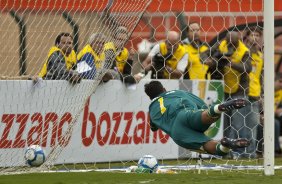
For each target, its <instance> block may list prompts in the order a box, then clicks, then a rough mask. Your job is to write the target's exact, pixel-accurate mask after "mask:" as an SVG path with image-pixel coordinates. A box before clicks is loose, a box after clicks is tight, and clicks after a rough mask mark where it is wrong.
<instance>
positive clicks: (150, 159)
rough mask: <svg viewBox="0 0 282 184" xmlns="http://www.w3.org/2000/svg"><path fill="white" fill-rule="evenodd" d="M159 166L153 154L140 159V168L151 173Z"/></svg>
mask: <svg viewBox="0 0 282 184" xmlns="http://www.w3.org/2000/svg"><path fill="white" fill-rule="evenodd" d="M158 166H159V164H158V160H157V159H156V157H154V156H152V155H144V156H143V157H141V158H140V159H139V161H138V168H141V169H145V170H148V171H149V172H150V173H152V172H154V171H156V170H157V168H158Z"/></svg>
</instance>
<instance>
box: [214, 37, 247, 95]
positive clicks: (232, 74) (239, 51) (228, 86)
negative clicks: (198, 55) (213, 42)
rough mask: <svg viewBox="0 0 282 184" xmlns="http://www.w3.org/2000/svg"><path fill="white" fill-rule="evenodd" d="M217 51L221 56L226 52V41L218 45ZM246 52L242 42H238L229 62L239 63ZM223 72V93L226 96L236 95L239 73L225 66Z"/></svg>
mask: <svg viewBox="0 0 282 184" xmlns="http://www.w3.org/2000/svg"><path fill="white" fill-rule="evenodd" d="M219 51H220V52H221V53H223V54H224V53H227V52H228V47H227V42H226V40H223V41H222V42H221V43H220V45H219ZM246 52H249V49H248V48H247V47H246V46H245V44H244V43H243V42H241V41H239V45H238V47H237V48H236V50H235V51H234V53H233V54H232V55H231V57H230V58H231V62H234V63H240V62H241V61H242V59H243V57H244V55H245V53H246ZM223 71H224V92H225V93H228V94H233V93H236V92H237V91H238V89H239V82H240V79H241V77H240V76H241V74H240V72H238V71H237V70H234V69H232V68H231V67H228V66H225V67H224V69H223Z"/></svg>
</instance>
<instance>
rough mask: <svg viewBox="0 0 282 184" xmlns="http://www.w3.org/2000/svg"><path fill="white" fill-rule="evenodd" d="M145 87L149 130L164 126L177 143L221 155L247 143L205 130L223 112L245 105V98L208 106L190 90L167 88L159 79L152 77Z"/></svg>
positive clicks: (243, 140) (247, 143) (245, 140)
mask: <svg viewBox="0 0 282 184" xmlns="http://www.w3.org/2000/svg"><path fill="white" fill-rule="evenodd" d="M144 87H145V93H146V94H147V95H148V96H149V97H150V99H151V100H152V102H151V104H150V107H149V113H150V125H151V130H152V131H156V130H158V129H161V130H163V131H164V132H165V133H167V134H168V135H170V137H171V138H172V139H173V140H174V142H175V143H176V144H178V145H179V146H181V147H184V148H186V149H191V150H196V151H200V152H207V153H209V154H213V155H219V156H224V155H226V154H227V153H228V152H229V151H230V150H231V149H235V148H244V147H247V146H248V145H249V141H248V140H247V139H229V138H226V137H225V138H223V139H221V140H220V141H215V140H212V139H211V138H209V137H207V136H206V135H205V134H204V132H205V131H206V130H207V129H208V128H209V126H210V125H211V124H212V123H213V122H215V121H217V120H218V119H219V118H220V114H221V113H222V112H226V111H230V110H233V109H240V108H242V107H244V106H245V100H244V99H234V100H230V101H227V102H224V103H222V104H216V105H212V106H211V107H209V108H208V106H207V105H206V104H205V103H204V102H203V100H201V99H200V98H199V97H197V96H195V95H193V94H192V93H189V92H186V91H182V90H173V91H168V92H167V91H166V90H165V88H164V87H163V85H162V84H161V83H160V82H159V81H151V82H150V83H148V84H145V86H144Z"/></svg>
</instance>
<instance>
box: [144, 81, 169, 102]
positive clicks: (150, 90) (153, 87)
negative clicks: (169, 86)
mask: <svg viewBox="0 0 282 184" xmlns="http://www.w3.org/2000/svg"><path fill="white" fill-rule="evenodd" d="M144 88H145V93H146V94H147V95H148V96H149V97H150V99H151V100H152V99H154V98H156V97H158V96H159V95H160V94H162V93H163V92H165V91H166V89H165V88H164V87H163V85H162V83H160V82H159V81H151V82H149V83H147V84H145V85H144Z"/></svg>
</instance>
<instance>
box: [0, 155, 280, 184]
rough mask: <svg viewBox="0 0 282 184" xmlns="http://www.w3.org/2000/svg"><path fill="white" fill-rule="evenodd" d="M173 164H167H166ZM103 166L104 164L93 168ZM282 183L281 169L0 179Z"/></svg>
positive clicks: (1, 183)
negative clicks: (267, 172)
mask: <svg viewBox="0 0 282 184" xmlns="http://www.w3.org/2000/svg"><path fill="white" fill-rule="evenodd" d="M173 162H174V164H175V162H176V161H169V163H168V164H173ZM275 164H276V165H282V158H276V160H275ZM95 167H99V168H100V167H106V165H99V164H97V165H95ZM281 181H282V169H279V170H275V175H274V176H265V175H264V173H263V171H261V170H254V171H248V170H223V171H211V170H208V171H205V170H202V171H201V173H200V174H199V173H198V170H190V171H179V172H178V174H147V173H143V174H140V173H111V172H97V171H96V172H94V171H92V172H80V173H76V172H66V173H61V172H56V173H33V174H21V175H3V176H0V184H33V183H40V184H135V183H136V184H157V183H160V184H183V183H196V184H203V183H209V184H210V183H216V184H226V183H228V184H233V183H235V184H236V183H238V184H245V183H248V184H251V183H255V184H258V183H261V184H265V183H267V184H272V183H273V184H277V183H281Z"/></svg>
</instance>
